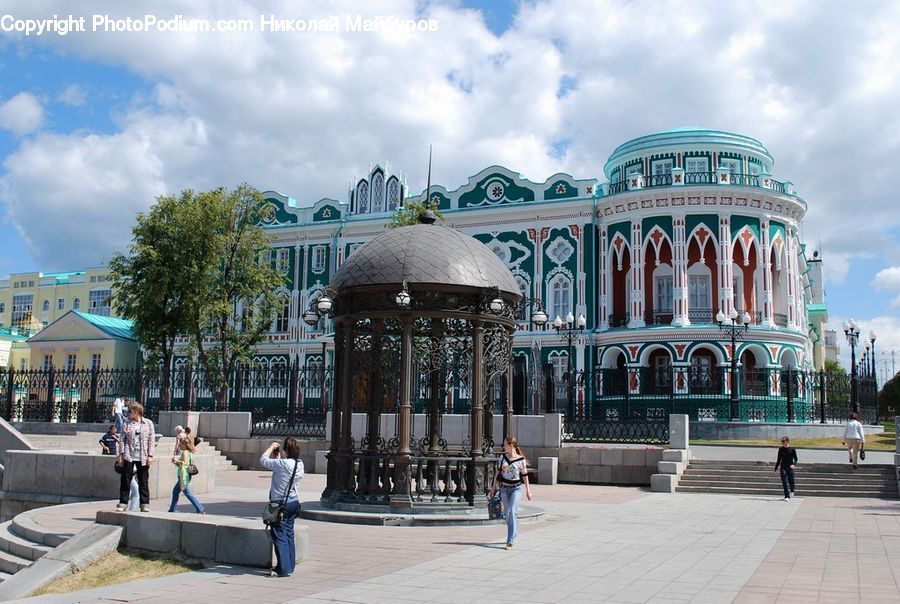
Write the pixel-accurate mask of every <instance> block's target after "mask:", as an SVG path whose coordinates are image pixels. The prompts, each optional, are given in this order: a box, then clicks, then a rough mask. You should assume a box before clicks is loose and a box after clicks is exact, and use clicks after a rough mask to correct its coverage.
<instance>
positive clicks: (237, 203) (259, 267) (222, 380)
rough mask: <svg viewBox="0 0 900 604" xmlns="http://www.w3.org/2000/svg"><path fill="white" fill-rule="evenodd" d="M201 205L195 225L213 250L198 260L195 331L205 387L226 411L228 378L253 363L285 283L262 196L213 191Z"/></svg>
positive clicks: (246, 190) (243, 189)
mask: <svg viewBox="0 0 900 604" xmlns="http://www.w3.org/2000/svg"><path fill="white" fill-rule="evenodd" d="M201 200H202V203H201V204H200V205H199V207H198V208H196V209H197V212H198V214H197V216H196V219H197V220H200V221H202V222H200V223H198V227H199V228H200V229H201V230H203V231H204V233H205V237H206V238H208V240H209V245H208V246H206V247H204V248H202V249H201V252H202V253H201V255H200V256H198V258H196V260H195V262H196V267H197V271H196V274H195V280H194V286H195V291H194V294H193V298H194V300H195V304H194V305H193V307H192V309H193V314H192V316H191V327H192V328H193V332H192V335H193V339H194V346H195V348H196V351H197V356H198V358H199V360H200V363H201V364H202V365H203V368H204V370H205V372H206V378H207V383H208V384H209V385H210V388H211V389H212V391H213V393H214V394H215V396H216V400H217V401H218V404H219V407H220V408H222V407H224V406H225V404H226V403H227V397H228V380H227V376H228V375H229V374H230V373H232V372H233V371H234V369H235V367H236V365H237V364H239V363H245V362H248V361H250V359H251V357H252V355H253V352H254V350H255V347H256V345H257V344H259V343H260V342H261V341H262V340H263V338H264V337H265V335H266V333H268V332H269V330H270V329H271V326H272V320H273V318H274V314H275V305H276V302H277V301H278V294H277V293H276V290H277V289H278V288H279V287H282V286H283V285H284V283H285V278H284V276H283V275H281V274H279V273H278V272H276V271H275V268H274V267H273V266H272V261H271V252H270V249H269V248H270V245H271V243H272V237H270V236H269V235H267V234H266V233H265V232H264V231H263V229H262V228H261V227H260V226H259V218H260V217H259V210H260V207H261V206H262V204H263V198H262V195H261V194H260V193H259V191H257V190H256V189H254V188H253V187H250V186H249V185H246V184H244V185H240V186H239V187H237V188H236V189H234V190H232V191H226V190H225V189H216V190H214V191H209V192H207V193H204V194H203V195H202V196H201Z"/></svg>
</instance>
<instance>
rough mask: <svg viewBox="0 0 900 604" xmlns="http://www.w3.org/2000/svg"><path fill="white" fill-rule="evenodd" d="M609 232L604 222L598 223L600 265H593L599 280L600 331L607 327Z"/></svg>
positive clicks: (609, 271)
mask: <svg viewBox="0 0 900 604" xmlns="http://www.w3.org/2000/svg"><path fill="white" fill-rule="evenodd" d="M608 252H609V233H608V232H607V230H606V224H604V223H601V224H600V266H597V267H594V271H595V274H596V275H597V276H598V277H599V281H600V283H599V284H600V331H606V330H607V329H609V283H610V273H611V272H612V267H611V266H609V265H608V264H607V262H608V259H607V257H608Z"/></svg>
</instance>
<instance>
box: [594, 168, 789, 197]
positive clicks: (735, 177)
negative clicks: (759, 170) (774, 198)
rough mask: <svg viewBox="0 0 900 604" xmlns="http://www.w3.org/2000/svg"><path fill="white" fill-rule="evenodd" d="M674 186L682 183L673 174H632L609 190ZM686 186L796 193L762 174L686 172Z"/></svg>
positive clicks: (785, 185)
mask: <svg viewBox="0 0 900 604" xmlns="http://www.w3.org/2000/svg"><path fill="white" fill-rule="evenodd" d="M673 184H675V185H678V184H680V183H678V182H675V183H673V177H672V174H653V175H650V176H644V175H642V174H632V175H631V176H628V177H627V178H626V179H625V180H620V181H617V182H612V183H609V185H608V189H607V190H608V194H609V195H617V194H619V193H624V192H626V191H630V190H633V189H650V188H655V187H670V186H673ZM684 184H685V185H722V186H729V185H735V186H741V187H755V188H759V189H767V190H769V191H774V192H776V193H782V194H785V195H794V193H793V192H792V191H791V190H790V187H789V185H787V184H786V183H784V182H781V181H778V180H775V179H774V178H772V177H770V176H765V175H760V174H733V173H729V172H723V173H721V174H719V173H716V172H685V173H684Z"/></svg>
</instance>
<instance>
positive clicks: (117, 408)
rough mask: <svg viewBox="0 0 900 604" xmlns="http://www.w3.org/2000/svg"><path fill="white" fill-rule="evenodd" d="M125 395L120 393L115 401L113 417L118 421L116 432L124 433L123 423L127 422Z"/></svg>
mask: <svg viewBox="0 0 900 604" xmlns="http://www.w3.org/2000/svg"><path fill="white" fill-rule="evenodd" d="M124 399H125V396H124V395H122V394H120V395H119V396H117V397H116V400H115V402H113V419H114V420H115V422H116V432H118V433H120V434H121V433H122V424H124V423H125V400H124Z"/></svg>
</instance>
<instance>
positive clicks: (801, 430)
mask: <svg viewBox="0 0 900 604" xmlns="http://www.w3.org/2000/svg"><path fill="white" fill-rule="evenodd" d="M863 430H864V431H865V433H866V434H878V433H880V432H884V427H883V426H863ZM843 435H844V424H815V423H808V424H788V423H762V422H760V423H747V422H691V438H697V439H709V440H722V441H728V440H739V439H750V438H753V439H756V438H781V437H782V436H788V437H790V438H793V439H798V438H834V437H841V436H843ZM723 444H727V442H726V443H723Z"/></svg>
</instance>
